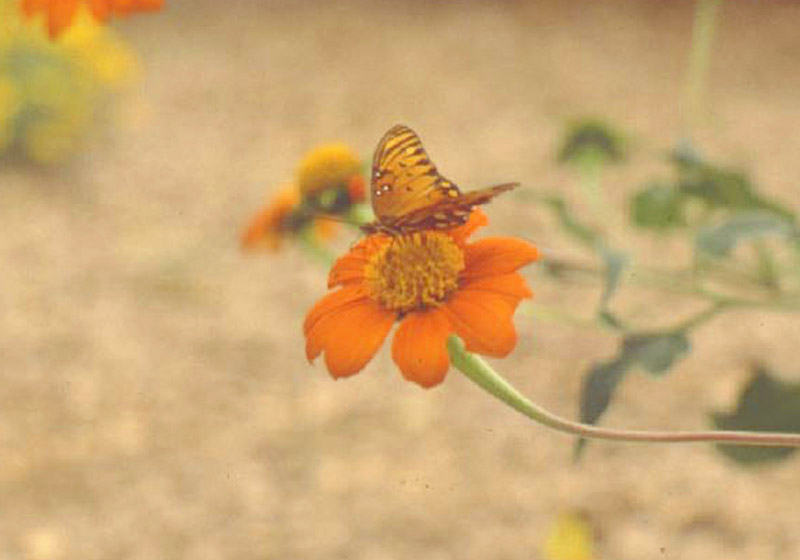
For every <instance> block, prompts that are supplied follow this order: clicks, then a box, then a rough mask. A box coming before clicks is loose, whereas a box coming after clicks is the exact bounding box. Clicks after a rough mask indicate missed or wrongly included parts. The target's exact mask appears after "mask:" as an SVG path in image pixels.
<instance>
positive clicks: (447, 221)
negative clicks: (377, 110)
mask: <svg viewBox="0 0 800 560" xmlns="http://www.w3.org/2000/svg"><path fill="white" fill-rule="evenodd" d="M518 186H519V183H505V184H502V185H497V186H494V187H489V188H486V189H479V190H475V191H470V192H466V193H462V192H461V190H459V188H458V187H457V186H456V185H455V183H453V182H452V181H450V180H448V179H446V178H444V177H442V175H440V174H439V172H438V171H437V170H436V166H435V165H433V162H432V161H431V159H430V157H429V156H428V154H427V152H426V151H425V148H423V147H422V141H421V140H420V139H419V136H417V134H416V133H415V132H414V131H413V130H411V129H410V128H408V127H407V126H404V125H402V124H398V125H395V126H393V127H392V128H391V129H390V130H389V132H387V133H386V134H384V135H383V138H381V141H380V142H379V143H378V147H377V148H376V149H375V155H374V157H373V160H372V182H371V188H370V191H371V193H372V210H373V211H374V212H375V217H376V219H375V221H374V222H372V223H369V224H366V225H364V226H362V228H361V229H362V230H363V231H365V232H366V233H385V234H388V235H393V236H394V235H402V234H406V233H413V232H415V231H423V230H431V229H449V228H452V227H456V226H459V225H461V224H463V223H465V222H466V221H467V219H468V218H469V215H470V213H471V212H472V209H473V208H474V207H475V206H478V205H479V204H486V203H487V202H489V201H490V200H492V199H493V198H494V197H495V196H497V195H499V194H501V193H504V192H506V191H510V190H511V189H514V188H516V187H518Z"/></svg>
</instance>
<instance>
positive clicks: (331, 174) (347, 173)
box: [297, 143, 363, 200]
mask: <svg viewBox="0 0 800 560" xmlns="http://www.w3.org/2000/svg"><path fill="white" fill-rule="evenodd" d="M354 177H361V161H360V160H359V159H358V156H357V155H356V153H355V152H354V151H353V150H352V148H350V146H348V145H347V144H342V143H335V144H323V145H321V146H319V147H317V148H315V149H313V150H311V151H310V152H309V153H308V154H307V155H306V156H305V157H304V158H303V160H302V161H301V162H300V165H299V166H298V167H297V185H298V186H299V187H300V191H301V192H302V193H303V195H304V196H311V195H316V194H319V193H320V191H323V190H327V189H331V188H336V187H344V188H347V187H348V183H349V181H350V180H351V179H352V178H354ZM362 196H363V194H362ZM362 200H363V198H362Z"/></svg>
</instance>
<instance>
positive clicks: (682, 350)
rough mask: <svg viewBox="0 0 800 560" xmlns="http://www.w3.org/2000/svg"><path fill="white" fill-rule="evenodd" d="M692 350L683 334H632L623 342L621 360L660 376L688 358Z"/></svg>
mask: <svg viewBox="0 0 800 560" xmlns="http://www.w3.org/2000/svg"><path fill="white" fill-rule="evenodd" d="M690 349H691V344H690V343H689V339H688V338H687V337H686V334H685V333H683V332H665V333H647V334H632V335H629V336H627V337H625V339H624V340H623V341H622V353H621V357H620V359H622V360H626V361H628V362H630V363H631V364H636V365H639V366H641V367H642V368H643V369H644V370H646V371H648V372H649V373H652V374H654V375H660V374H662V373H665V372H666V371H668V370H669V369H670V368H671V367H672V365H673V364H674V363H675V362H676V361H678V360H680V359H681V358H683V357H684V356H686V354H688V353H689V350H690Z"/></svg>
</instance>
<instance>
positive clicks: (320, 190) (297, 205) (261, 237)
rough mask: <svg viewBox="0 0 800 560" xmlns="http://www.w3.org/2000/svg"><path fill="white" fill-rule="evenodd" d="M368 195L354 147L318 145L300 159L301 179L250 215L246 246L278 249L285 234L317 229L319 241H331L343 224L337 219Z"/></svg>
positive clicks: (297, 174)
mask: <svg viewBox="0 0 800 560" xmlns="http://www.w3.org/2000/svg"><path fill="white" fill-rule="evenodd" d="M365 197H366V183H365V181H364V176H363V175H362V173H361V162H360V161H359V159H358V157H357V156H356V154H355V152H354V151H353V150H352V148H350V147H349V146H347V145H346V144H342V143H334V144H323V145H320V146H317V147H316V148H314V149H313V150H311V151H310V152H309V153H308V154H306V156H305V157H304V158H303V159H302V161H301V162H300V165H299V166H298V168H297V173H296V178H295V182H294V183H292V184H290V185H288V186H287V187H285V188H283V189H282V190H280V191H279V192H278V194H277V195H276V196H275V197H274V198H273V199H271V200H270V201H269V202H268V203H267V204H266V206H264V207H263V208H262V209H261V210H260V211H259V212H258V213H257V214H256V215H255V217H254V218H253V219H252V220H250V222H249V223H248V225H247V227H246V228H245V230H244V232H243V234H242V239H241V245H242V247H243V248H245V249H255V248H259V247H266V248H268V249H272V250H275V249H278V248H279V247H280V244H281V241H282V240H283V239H284V238H285V237H287V236H291V235H297V234H301V233H304V234H305V233H311V235H312V236H313V237H314V238H316V240H317V241H327V240H330V239H331V238H333V236H334V235H335V233H336V229H337V225H338V224H337V223H336V222H335V221H334V220H332V219H331V218H336V217H339V219H342V218H344V217H346V216H347V213H348V212H349V211H350V210H351V209H352V208H353V206H354V205H356V204H359V203H361V202H363V201H364V198H365ZM345 221H346V220H345ZM309 228H310V232H309Z"/></svg>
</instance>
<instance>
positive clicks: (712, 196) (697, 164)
mask: <svg viewBox="0 0 800 560" xmlns="http://www.w3.org/2000/svg"><path fill="white" fill-rule="evenodd" d="M673 162H674V163H675V164H676V165H677V167H678V175H679V179H678V189H679V191H680V192H681V194H683V195H685V196H689V197H693V198H696V199H699V200H702V201H703V202H704V203H705V204H706V205H707V206H709V207H711V208H724V209H729V210H766V211H770V212H772V213H774V214H778V215H780V216H783V217H784V218H785V219H787V220H790V221H794V213H793V212H792V210H790V209H788V208H786V207H785V206H783V205H781V204H779V203H777V202H774V201H771V200H769V199H767V198H766V197H764V196H762V195H761V194H759V193H758V190H757V189H756V188H755V186H754V185H753V183H752V182H751V181H750V178H749V177H748V176H747V175H746V174H745V173H744V172H742V171H739V170H736V169H728V168H724V167H720V166H716V165H712V164H709V163H707V162H704V161H702V160H701V159H699V157H696V156H695V157H678V156H675V155H674V156H673Z"/></svg>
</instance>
